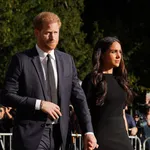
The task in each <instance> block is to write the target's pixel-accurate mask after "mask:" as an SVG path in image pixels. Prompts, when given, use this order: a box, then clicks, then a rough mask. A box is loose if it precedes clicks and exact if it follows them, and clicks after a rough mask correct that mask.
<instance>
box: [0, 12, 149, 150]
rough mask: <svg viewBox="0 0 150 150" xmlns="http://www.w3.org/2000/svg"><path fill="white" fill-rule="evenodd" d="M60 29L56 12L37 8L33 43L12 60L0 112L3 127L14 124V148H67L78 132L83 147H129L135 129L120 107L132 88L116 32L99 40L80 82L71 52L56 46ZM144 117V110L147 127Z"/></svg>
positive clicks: (129, 98)
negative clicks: (6, 123)
mask: <svg viewBox="0 0 150 150" xmlns="http://www.w3.org/2000/svg"><path fill="white" fill-rule="evenodd" d="M60 28H61V20H60V18H59V17H58V16H57V15H56V14H55V13H52V12H41V13H39V14H38V15H37V16H35V18H34V19H33V29H34V34H35V38H36V43H35V46H34V47H33V48H32V49H29V50H26V51H23V52H19V53H17V54H15V55H14V56H13V57H12V59H11V62H10V65H9V67H8V70H7V73H6V77H5V81H4V87H3V90H2V94H1V95H2V104H3V106H2V107H1V116H2V118H3V119H2V120H5V119H6V118H7V121H8V120H9V121H10V122H11V123H8V124H9V125H10V126H9V131H8V132H10V131H11V130H10V129H11V127H12V126H13V130H12V133H13V137H12V147H13V150H68V145H69V144H68V135H70V134H71V132H76V133H78V132H80V133H81V134H82V137H83V147H84V150H93V149H98V150H114V149H115V150H133V147H132V145H131V142H130V140H129V138H128V136H129V135H130V134H131V135H136V134H137V135H138V134H139V133H138V132H139V131H140V130H139V129H138V127H137V124H138V121H137V122H136V123H137V124H136V126H135V124H134V121H133V120H132V117H131V116H130V115H129V114H127V113H126V112H125V107H126V106H128V105H130V104H131V103H132V101H133V99H134V92H133V91H132V90H131V89H132V88H131V87H130V84H129V82H128V74H127V70H126V67H125V63H124V59H123V49H122V46H121V42H120V41H119V39H118V38H117V37H115V36H114V37H111V36H107V37H104V38H102V39H99V40H98V42H97V43H96V45H95V47H94V51H93V55H92V65H93V66H92V68H91V71H90V73H89V74H87V75H86V77H85V79H84V80H83V82H82V85H80V80H79V79H78V75H77V69H76V67H75V63H74V60H73V58H72V56H70V55H69V54H67V53H64V52H61V51H59V50H58V49H57V44H58V42H59V32H60ZM70 106H71V107H70ZM12 108H13V109H12ZM70 108H71V110H73V111H70ZM12 110H13V113H10V112H11V111H12ZM4 114H5V115H4ZM4 116H7V117H6V118H5V117H4ZM149 118H150V113H149V112H147V115H146V117H145V119H146V121H147V127H149V124H150V123H149ZM136 119H137V118H136ZM108 143H109V144H108Z"/></svg>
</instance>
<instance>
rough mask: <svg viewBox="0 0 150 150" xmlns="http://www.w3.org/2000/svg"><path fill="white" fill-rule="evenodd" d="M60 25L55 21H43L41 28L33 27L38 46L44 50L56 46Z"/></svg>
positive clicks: (49, 49) (46, 50) (47, 50)
mask: <svg viewBox="0 0 150 150" xmlns="http://www.w3.org/2000/svg"><path fill="white" fill-rule="evenodd" d="M59 29H60V26H59V25H58V23H57V22H44V23H43V26H42V29H41V30H38V29H35V36H36V38H37V44H38V46H39V47H40V48H41V49H42V50H43V51H45V52H49V51H51V50H53V49H55V48H56V46H57V44H58V41H59Z"/></svg>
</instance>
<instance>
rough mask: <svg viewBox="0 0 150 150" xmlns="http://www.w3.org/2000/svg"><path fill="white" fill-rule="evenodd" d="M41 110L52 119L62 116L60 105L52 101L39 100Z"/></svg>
mask: <svg viewBox="0 0 150 150" xmlns="http://www.w3.org/2000/svg"><path fill="white" fill-rule="evenodd" d="M41 110H42V111H43V112H45V113H47V114H48V115H49V117H50V118H52V119H54V120H55V119H58V118H59V117H60V116H62V114H61V112H60V107H59V106H58V105H56V104H54V103H52V102H48V101H41Z"/></svg>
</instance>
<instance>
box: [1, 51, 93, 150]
mask: <svg viewBox="0 0 150 150" xmlns="http://www.w3.org/2000/svg"><path fill="white" fill-rule="evenodd" d="M54 54H55V57H56V64H57V72H58V99H59V106H60V109H61V112H62V116H61V117H60V131H61V136H62V140H63V150H65V145H66V139H67V133H68V124H69V105H70V103H72V104H73V106H74V109H75V111H76V114H77V116H78V119H79V122H80V126H81V130H82V132H83V134H84V133H86V132H93V128H92V124H91V117H90V114H89V110H88V106H87V102H86V98H85V95H84V92H83V90H82V88H81V86H80V85H79V80H78V77H77V72H76V68H75V65H74V61H73V59H72V57H71V56H70V55H69V54H66V53H63V52H61V51H59V50H55V51H54ZM36 99H40V100H48V96H47V92H46V87H45V80H44V75H43V70H42V66H41V62H40V59H39V55H38V53H37V50H36V48H33V49H30V50H27V51H24V52H20V53H17V54H16V55H14V56H13V57H12V60H11V63H10V66H9V68H8V71H7V74H6V79H5V84H4V101H3V103H4V104H5V105H6V106H11V107H14V108H16V109H17V114H16V119H15V126H14V130H13V148H14V149H15V150H36V149H37V147H38V145H39V142H40V139H41V136H42V132H43V129H44V126H45V122H46V119H47V115H46V114H45V113H43V112H42V111H40V110H35V102H36Z"/></svg>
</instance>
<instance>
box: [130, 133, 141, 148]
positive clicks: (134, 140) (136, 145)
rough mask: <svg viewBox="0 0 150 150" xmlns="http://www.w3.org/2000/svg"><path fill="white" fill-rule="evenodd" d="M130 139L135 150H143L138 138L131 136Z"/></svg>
mask: <svg viewBox="0 0 150 150" xmlns="http://www.w3.org/2000/svg"><path fill="white" fill-rule="evenodd" d="M129 139H130V141H131V144H132V146H133V149H134V150H137V149H138V150H142V143H141V140H140V138H139V137H138V136H129Z"/></svg>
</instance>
